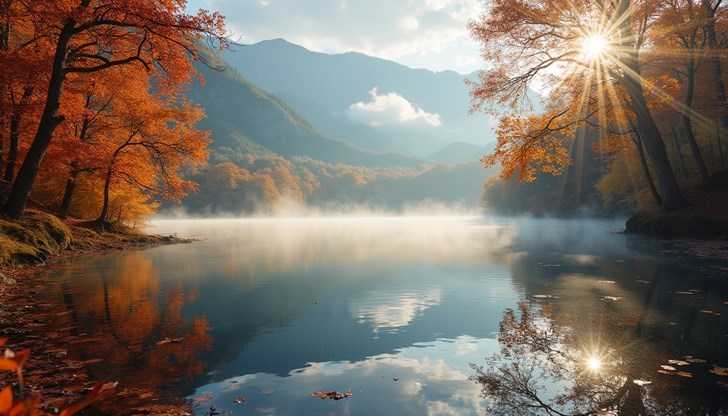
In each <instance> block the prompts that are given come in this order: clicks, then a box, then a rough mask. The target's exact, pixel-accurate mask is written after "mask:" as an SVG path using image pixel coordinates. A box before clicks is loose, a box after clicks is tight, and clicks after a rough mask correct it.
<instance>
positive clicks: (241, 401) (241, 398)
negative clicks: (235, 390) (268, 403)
mask: <svg viewBox="0 0 728 416" xmlns="http://www.w3.org/2000/svg"><path fill="white" fill-rule="evenodd" d="M246 401H248V398H247V397H236V398H235V399H234V400H233V402H234V403H238V404H242V403H245V402H246Z"/></svg>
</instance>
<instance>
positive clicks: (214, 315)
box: [48, 212, 728, 416]
mask: <svg viewBox="0 0 728 416" xmlns="http://www.w3.org/2000/svg"><path fill="white" fill-rule="evenodd" d="M359 214H360V215H357V216H341V215H340V216H328V217H321V216H318V217H315V216H310V215H309V216H303V217H292V216H283V217H277V218H262V217H259V218H243V219H233V218H229V219H213V220H210V219H161V220H154V221H153V222H152V223H151V225H150V227H149V231H150V232H153V233H160V234H170V233H176V234H178V235H180V236H183V237H192V238H196V239H197V241H195V242H193V243H191V244H181V245H173V246H164V247H157V248H153V249H149V250H142V251H131V252H126V253H121V254H113V255H109V256H105V257H102V258H89V259H75V260H73V261H72V264H71V265H69V268H68V269H66V270H64V271H62V272H59V273H57V274H56V275H54V276H49V286H50V289H49V293H48V296H51V297H53V296H56V297H58V298H62V299H66V300H68V299H69V297H72V299H73V302H72V304H73V306H74V308H75V310H76V312H77V316H85V317H87V318H86V320H85V321H84V322H83V323H78V324H76V325H78V326H79V327H78V328H77V330H78V331H85V332H88V333H89V334H92V336H93V334H95V333H96V332H99V331H101V332H100V333H113V334H116V335H115V337H116V338H114V339H113V340H107V339H106V338H104V337H102V336H101V335H99V338H100V339H102V343H101V344H100V345H93V344H83V345H79V346H78V349H77V350H74V351H72V352H69V354H78V355H81V356H83V357H86V358H84V359H85V360H88V359H93V358H95V357H97V356H98V355H102V357H99V358H102V359H103V360H104V361H103V362H104V363H108V362H114V363H115V365H114V366H113V367H111V366H108V365H101V364H99V365H98V366H96V367H94V370H95V371H96V372H97V373H98V374H99V376H103V377H104V378H105V379H114V380H120V381H121V382H123V381H124V380H127V379H129V380H130V379H138V380H147V381H148V383H150V385H153V386H152V387H157V388H161V389H166V390H169V391H174V392H177V393H179V394H183V395H185V396H188V397H190V398H197V399H200V398H202V399H204V401H199V403H200V404H199V407H198V412H197V414H199V415H203V414H205V413H206V411H207V409H208V407H209V406H210V405H213V406H214V407H215V408H216V409H220V410H226V411H230V412H233V413H232V414H259V415H265V414H329V413H331V414H350V415H371V414H378V415H392V416H394V415H423V414H445V415H448V414H452V415H455V414H457V415H478V414H481V413H482V408H483V407H484V406H485V405H486V404H487V403H486V401H484V400H483V399H482V397H481V396H480V386H478V385H477V384H476V383H474V382H472V381H471V380H470V377H471V376H472V375H473V370H472V369H471V368H470V364H471V363H475V364H482V363H483V360H484V358H485V357H487V356H489V355H491V354H493V353H494V352H496V351H498V349H499V348H500V347H499V344H498V341H497V339H496V338H497V333H498V330H499V321H500V319H501V317H502V316H503V313H504V311H506V310H507V309H508V308H515V307H516V305H517V304H518V302H519V301H521V300H525V301H526V302H527V303H529V304H530V305H532V306H533V307H538V306H539V305H542V304H544V303H552V304H554V310H555V311H557V313H558V314H559V317H560V319H561V318H564V319H565V318H566V317H569V316H571V317H574V316H576V317H579V319H578V320H575V321H572V322H570V323H569V324H568V325H569V327H570V328H572V329H571V330H573V331H574V334H576V335H577V337H576V338H577V339H596V338H599V339H603V340H609V339H611V338H612V337H615V336H616V335H614V334H613V332H614V329H615V328H616V329H619V328H630V325H634V324H633V322H635V320H638V319H639V317H640V316H643V317H645V318H644V319H641V320H640V322H641V324H640V325H641V327H640V328H641V329H640V331H641V333H642V334H647V335H648V336H647V338H643V337H640V336H635V335H630V336H631V337H632V338H630V339H627V340H625V339H622V340H621V341H620V342H622V343H626V344H625V345H634V346H637V347H639V348H638V350H639V351H642V350H644V351H651V352H652V353H653V355H654V357H666V356H671V357H672V356H679V355H680V354H682V355H687V354H691V355H694V356H700V357H701V358H703V359H705V360H707V361H708V362H710V363H711V364H712V363H715V364H716V365H722V364H728V363H723V362H722V361H721V359H720V357H724V356H728V355H726V354H725V353H726V352H727V351H728V349H727V344H728V340H724V339H723V338H720V337H721V335H716V334H720V333H721V331H723V332H722V333H728V328H726V327H725V325H726V323H725V321H724V320H721V319H722V318H720V317H719V316H717V315H708V314H704V313H700V312H699V311H700V310H701V309H709V310H712V311H716V312H721V311H722V312H725V314H724V316H728V311H724V310H722V309H721V308H723V309H725V306H723V304H722V302H723V300H721V299H723V298H725V299H728V287H726V286H727V285H726V284H725V281H724V280H721V279H723V278H724V277H725V276H723V277H722V278H721V276H722V275H721V273H723V274H725V272H724V271H723V270H722V269H720V268H718V267H717V266H716V265H713V264H710V263H704V264H702V263H696V262H694V261H693V260H687V259H674V258H669V257H664V256H661V255H660V246H659V244H657V243H654V242H650V241H649V240H645V239H640V238H633V237H630V236H626V235H624V234H619V233H618V232H619V231H621V230H622V229H623V222H622V221H621V220H580V221H576V220H574V221H564V220H549V219H528V218H520V219H512V218H510V219H503V218H491V217H484V216H481V215H469V216H446V215H435V216H391V215H390V216H364V215H363V214H364V213H363V212H361V213H359ZM442 214H445V212H443V213H442ZM714 266H716V267H714ZM645 282H646V283H645ZM706 285H709V290H708V286H706ZM690 290H693V291H695V292H689V291H690ZM677 292H684V293H693V294H692V295H689V296H688V295H684V296H682V297H679V296H677V297H676V295H674V293H677ZM688 310H689V311H694V312H691V313H688V314H686V313H685V312H686V311H688ZM78 313H82V315H78ZM607 317H608V320H606V321H605V319H607ZM604 322H612V323H613V324H611V323H610V324H608V325H606V326H605V325H604ZM671 323H673V324H674V325H672V324H671ZM685 328H692V329H691V330H689V331H687V332H685V331H686V330H685ZM622 336H623V335H622ZM164 337H168V338H181V339H183V340H184V341H183V342H181V343H180V344H179V345H177V344H175V345H173V347H179V348H183V350H182V351H180V352H178V353H175V354H174V356H169V357H170V358H169V360H170V361H169V362H166V365H168V366H172V368H174V371H171V372H170V371H167V372H166V373H165V374H166V376H165V377H164V378H163V380H159V379H158V378H155V377H152V376H151V375H149V374H147V373H146V372H147V371H161V370H160V369H157V370H155V367H154V365H160V362H159V359H158V357H159V356H160V354H162V355H161V356H163V357H167V355H165V354H167V352H165V351H168V350H163V348H170V347H165V346H159V345H157V342H158V341H159V340H160V339H162V338H164ZM706 337H707V338H706ZM711 337H713V338H712V339H720V342H718V343H706V342H704V340H705V339H711ZM715 337H717V338H715ZM676 339H679V340H680V342H679V343H675V342H674V340H676ZM130 349H131V351H135V352H134V355H133V357H132V356H129V355H128V351H130ZM145 357H147V358H148V359H149V362H150V363H154V364H153V365H152V364H149V365H150V366H151V367H150V369H151V370H150V369H145V368H143V367H144V366H140V365H139V362H140V360H142V361H144V360H145V359H146V358H145ZM127 358H128V359H127ZM132 358H133V359H132ZM643 361H645V363H646V364H645V365H647V367H648V368H647V369H644V370H639V371H641V372H643V373H640V374H641V376H642V377H652V376H654V374H655V369H659V368H660V367H659V365H660V363H657V362H652V361H650V360H643ZM164 363H165V362H164V361H163V362H162V364H164ZM652 367H654V368H652ZM635 371H636V370H635ZM562 384H563V383H562ZM349 388H350V389H352V393H353V396H352V397H350V398H347V399H345V400H341V401H333V400H321V399H318V398H314V397H310V396H309V395H308V394H309V393H311V392H315V391H320V390H325V391H333V390H338V391H340V392H343V391H344V390H345V389H349ZM706 391H707V390H706ZM671 394H672V393H671ZM675 394H676V395H677V396H678V397H679V393H675ZM237 397H246V398H247V401H245V403H243V404H242V405H241V404H235V403H233V400H234V399H235V398H237Z"/></svg>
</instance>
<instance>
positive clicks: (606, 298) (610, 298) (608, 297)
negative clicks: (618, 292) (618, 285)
mask: <svg viewBox="0 0 728 416" xmlns="http://www.w3.org/2000/svg"><path fill="white" fill-rule="evenodd" d="M602 300H615V301H616V300H622V297H621V296H605V297H603V298H602Z"/></svg>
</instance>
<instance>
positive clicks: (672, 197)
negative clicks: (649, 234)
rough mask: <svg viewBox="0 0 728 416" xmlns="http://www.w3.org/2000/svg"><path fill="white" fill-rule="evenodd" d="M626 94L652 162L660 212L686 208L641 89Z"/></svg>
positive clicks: (663, 144) (685, 202)
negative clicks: (658, 194) (659, 198)
mask: <svg viewBox="0 0 728 416" xmlns="http://www.w3.org/2000/svg"><path fill="white" fill-rule="evenodd" d="M633 87H634V86H633ZM628 92H629V95H630V99H631V101H632V107H633V108H634V109H635V115H636V116H637V130H638V131H639V134H640V137H642V140H643V142H644V144H645V149H647V154H648V156H649V157H650V161H652V167H653V168H654V170H655V177H656V179H657V185H658V187H659V190H660V196H661V199H662V210H663V211H665V212H671V211H676V210H679V209H681V208H685V207H687V206H688V202H687V200H686V199H685V197H684V196H683V195H682V192H681V191H680V187H679V186H678V184H677V179H676V178H675V173H674V172H673V170H672V166H671V165H670V159H669V158H668V157H667V150H666V149H665V143H664V142H663V141H662V136H661V135H660V131H659V130H658V129H657V125H656V124H655V120H654V119H653V118H652V115H651V114H650V112H649V110H648V109H647V101H646V100H645V97H644V94H643V93H642V89H641V88H639V90H633V91H630V89H629V88H628Z"/></svg>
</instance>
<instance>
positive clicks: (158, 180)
mask: <svg viewBox="0 0 728 416" xmlns="http://www.w3.org/2000/svg"><path fill="white" fill-rule="evenodd" d="M130 76H132V77H133V74H130ZM138 81H144V80H143V79H139V80H138ZM132 85H135V86H136V88H132V89H131V93H128V92H127V93H125V94H124V97H123V99H116V100H113V101H112V112H113V113H114V114H115V118H116V119H117V121H116V122H115V125H114V126H113V127H114V128H113V129H112V131H110V132H108V133H106V134H105V136H106V137H104V138H103V139H102V140H101V142H100V143H99V146H100V147H101V148H102V149H105V150H102V153H105V154H106V157H105V158H104V163H105V166H104V169H103V171H104V187H103V204H102V208H101V213H100V214H99V217H98V218H97V222H98V223H100V224H103V223H104V222H105V221H106V219H107V214H108V210H109V196H110V189H111V185H112V180H113V179H119V180H123V181H125V182H126V183H127V184H129V185H131V186H135V187H138V188H139V189H141V190H142V191H145V192H148V193H151V194H155V195H161V196H163V197H165V198H167V199H173V200H177V201H178V200H179V198H181V197H183V196H185V195H186V192H187V191H189V190H192V189H195V186H196V185H195V184H194V183H192V182H190V181H187V180H184V179H182V178H181V176H180V171H181V169H182V168H183V167H184V166H185V165H188V166H193V165H196V164H200V163H202V162H203V161H204V160H205V159H207V145H208V143H209V141H208V140H207V136H208V135H209V133H208V132H202V131H198V130H196V129H195V128H194V125H195V124H196V123H197V122H198V121H199V120H200V119H201V118H202V116H203V112H202V110H201V109H199V108H197V107H194V106H193V105H192V104H191V103H189V102H178V101H176V100H175V101H171V100H169V99H167V100H165V99H164V97H159V96H158V95H157V94H152V93H151V91H150V90H151V86H150V85H139V83H137V84H132Z"/></svg>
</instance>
